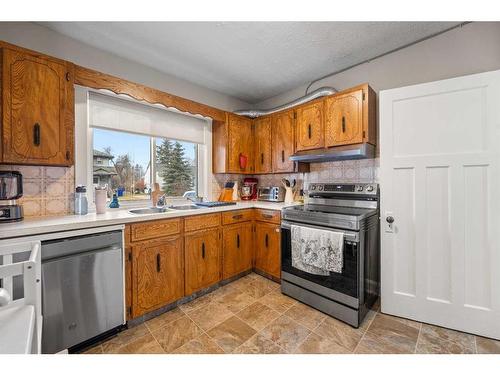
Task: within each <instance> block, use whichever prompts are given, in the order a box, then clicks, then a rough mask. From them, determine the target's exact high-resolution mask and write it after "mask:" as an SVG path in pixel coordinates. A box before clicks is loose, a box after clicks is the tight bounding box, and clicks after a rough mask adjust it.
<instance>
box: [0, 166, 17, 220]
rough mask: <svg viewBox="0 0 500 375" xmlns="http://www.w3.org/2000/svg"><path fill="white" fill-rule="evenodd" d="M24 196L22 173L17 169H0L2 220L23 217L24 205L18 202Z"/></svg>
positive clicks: (0, 209)
mask: <svg viewBox="0 0 500 375" xmlns="http://www.w3.org/2000/svg"><path fill="white" fill-rule="evenodd" d="M22 196H23V176H22V174H21V173H19V172H16V171H0V222H3V223H5V222H10V221H20V220H22V219H23V207H22V206H21V205H20V204H17V200H18V199H19V198H21V197H22Z"/></svg>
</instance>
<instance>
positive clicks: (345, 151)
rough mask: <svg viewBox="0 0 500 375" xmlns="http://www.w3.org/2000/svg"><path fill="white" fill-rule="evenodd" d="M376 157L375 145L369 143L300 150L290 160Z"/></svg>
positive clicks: (314, 160) (321, 160)
mask: <svg viewBox="0 0 500 375" xmlns="http://www.w3.org/2000/svg"><path fill="white" fill-rule="evenodd" d="M374 157H375V146H373V145H371V144H369V143H361V144H356V145H347V146H337V147H331V148H322V149H319V150H307V151H298V152H296V153H295V154H293V155H292V156H290V160H293V161H300V162H305V163H320V162H325V161H340V160H356V159H372V158H374Z"/></svg>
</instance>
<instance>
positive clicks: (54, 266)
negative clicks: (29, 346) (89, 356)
mask: <svg viewBox="0 0 500 375" xmlns="http://www.w3.org/2000/svg"><path fill="white" fill-rule="evenodd" d="M68 236H69V237H64V238H57V239H49V240H45V241H42V315H43V331H42V352H43V353H58V352H60V351H63V350H66V349H69V348H71V347H73V346H75V345H79V344H82V343H84V342H86V341H89V340H91V339H94V338H96V337H98V336H99V337H101V336H102V335H105V334H106V333H110V332H112V331H116V330H117V329H118V328H119V327H121V326H122V325H123V324H124V323H125V315H124V278H123V246H122V244H123V241H122V238H123V235H122V231H121V230H115V231H106V232H101V233H89V234H85V235H80V236H74V237H71V235H68Z"/></svg>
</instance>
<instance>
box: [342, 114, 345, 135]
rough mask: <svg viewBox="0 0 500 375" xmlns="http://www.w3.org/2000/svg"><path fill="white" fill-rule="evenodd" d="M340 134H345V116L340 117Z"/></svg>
mask: <svg viewBox="0 0 500 375" xmlns="http://www.w3.org/2000/svg"><path fill="white" fill-rule="evenodd" d="M342 133H345V116H342Z"/></svg>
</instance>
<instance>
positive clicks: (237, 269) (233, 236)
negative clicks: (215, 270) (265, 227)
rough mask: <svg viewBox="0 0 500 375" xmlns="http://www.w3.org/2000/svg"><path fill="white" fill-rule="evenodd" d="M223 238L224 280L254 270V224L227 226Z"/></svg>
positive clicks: (223, 231)
mask: <svg viewBox="0 0 500 375" xmlns="http://www.w3.org/2000/svg"><path fill="white" fill-rule="evenodd" d="M222 233H223V234H222V237H223V266H222V269H223V279H228V278H230V277H232V276H235V275H238V274H239V273H242V272H244V271H247V270H249V269H251V268H252V258H253V256H252V255H253V254H252V249H253V246H252V242H253V241H252V223H251V222H247V223H243V224H234V225H228V226H225V227H224V228H223V230H222Z"/></svg>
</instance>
